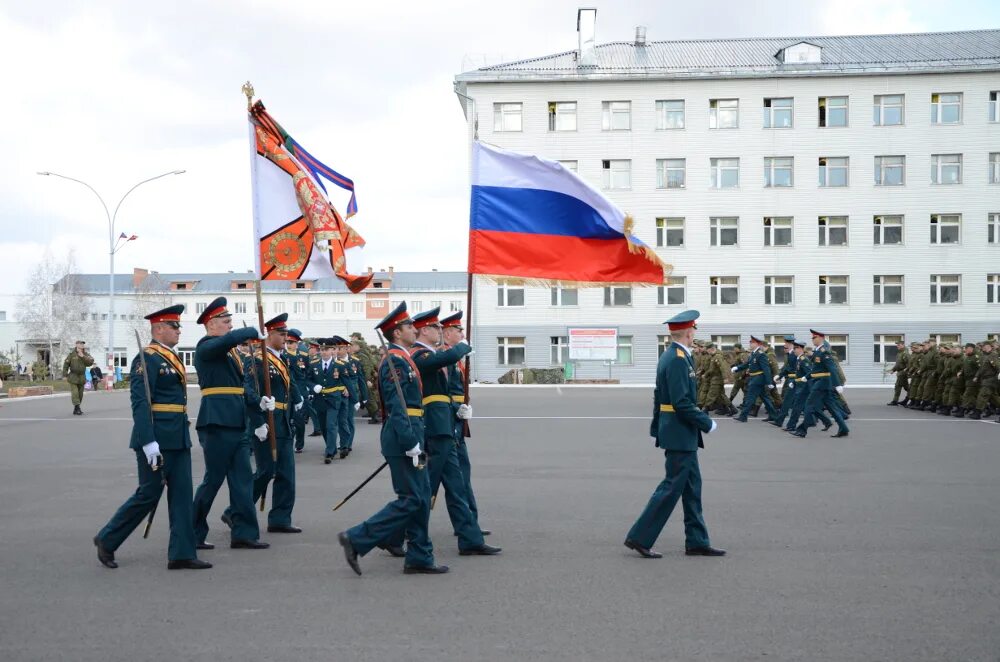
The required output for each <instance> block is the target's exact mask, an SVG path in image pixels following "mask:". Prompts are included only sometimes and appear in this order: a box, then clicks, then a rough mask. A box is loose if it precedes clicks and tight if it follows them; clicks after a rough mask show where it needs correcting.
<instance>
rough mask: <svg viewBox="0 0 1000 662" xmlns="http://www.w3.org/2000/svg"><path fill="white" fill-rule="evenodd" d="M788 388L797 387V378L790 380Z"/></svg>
mask: <svg viewBox="0 0 1000 662" xmlns="http://www.w3.org/2000/svg"><path fill="white" fill-rule="evenodd" d="M788 388H795V380H794V379H793V380H792V381H790V382H788Z"/></svg>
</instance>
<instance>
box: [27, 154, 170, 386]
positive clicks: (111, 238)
mask: <svg viewBox="0 0 1000 662" xmlns="http://www.w3.org/2000/svg"><path fill="white" fill-rule="evenodd" d="M185 172H186V171H185V170H171V171H170V172H165V173H162V174H160V175H156V176H155V177H150V178H149V179H144V180H142V181H141V182H139V183H138V184H135V185H134V186H132V188H130V189H129V190H127V191H125V195H123V196H122V197H121V199H120V200H119V201H118V204H117V205H115V211H114V213H111V212H110V211H109V210H108V205H107V203H105V202H104V198H102V197H101V194H100V193H98V192H97V191H96V190H95V189H94V187H93V186H91V185H90V184H88V183H87V182H85V181H82V180H79V179H76V178H74V177H67V176H66V175H60V174H59V173H57V172H48V171H44V172H39V173H38V174H39V175H44V176H46V177H60V178H62V179H68V180H69V181H71V182H76V183H77V184H83V185H84V186H86V187H87V188H88V189H90V192H91V193H93V194H94V195H96V196H97V199H98V200H100V202H101V206H102V207H103V208H104V215H105V216H106V217H107V219H108V255H109V258H110V263H111V264H110V273H109V274H108V354H107V356H108V367H109V368H110V369H111V371H112V377H111V378H112V379H114V368H115V253H117V252H118V251H119V250H120V249H121V248H122V246H124V245H125V244H127V243H128V242H130V241H132V240H133V239H135V238H136V236H135V235H131V236H128V237H126V236H125V233H122V234H121V235H120V236H118V237H115V220H116V219H117V218H118V210H119V209H121V206H122V203H123V202H125V198H127V197H128V196H129V194H130V193H131V192H132V191H134V190H136V189H137V188H139V187H140V186H142V185H143V184H146V183H148V182H151V181H153V180H155V179H160V178H161V177H166V176H168V175H181V174H184V173H185ZM122 239H124V240H125V241H122Z"/></svg>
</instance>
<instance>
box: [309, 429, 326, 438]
mask: <svg viewBox="0 0 1000 662" xmlns="http://www.w3.org/2000/svg"><path fill="white" fill-rule="evenodd" d="M321 434H323V433H322V432H320V431H319V430H313V431H312V432H310V433H309V436H310V437H318V436H320V435H321Z"/></svg>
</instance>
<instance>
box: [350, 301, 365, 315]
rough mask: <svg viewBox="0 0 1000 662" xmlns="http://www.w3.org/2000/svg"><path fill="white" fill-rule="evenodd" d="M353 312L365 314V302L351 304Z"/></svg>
mask: <svg viewBox="0 0 1000 662" xmlns="http://www.w3.org/2000/svg"><path fill="white" fill-rule="evenodd" d="M351 312H352V313H363V312H365V302H364V301H352V302H351Z"/></svg>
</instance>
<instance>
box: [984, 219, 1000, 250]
mask: <svg viewBox="0 0 1000 662" xmlns="http://www.w3.org/2000/svg"><path fill="white" fill-rule="evenodd" d="M986 243H988V244H989V245H990V246H1000V214H990V215H989V217H988V218H987V219H986Z"/></svg>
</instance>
